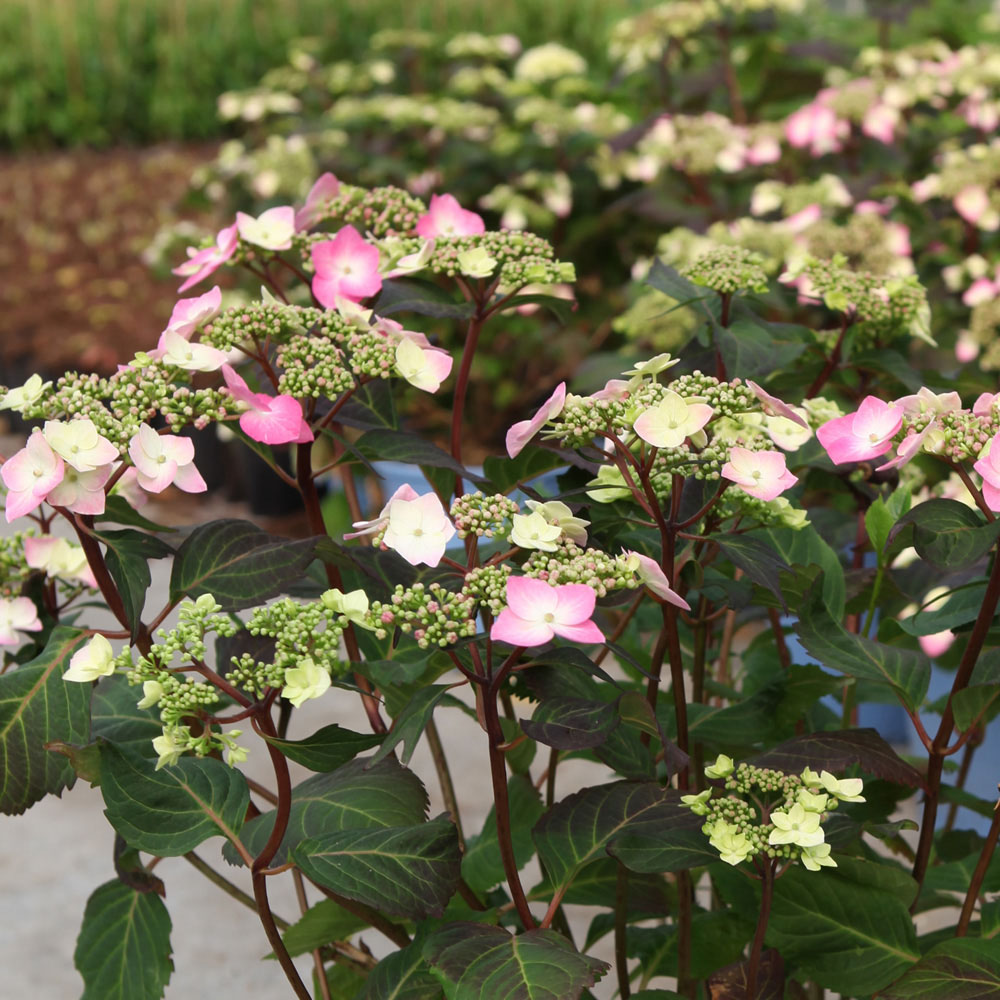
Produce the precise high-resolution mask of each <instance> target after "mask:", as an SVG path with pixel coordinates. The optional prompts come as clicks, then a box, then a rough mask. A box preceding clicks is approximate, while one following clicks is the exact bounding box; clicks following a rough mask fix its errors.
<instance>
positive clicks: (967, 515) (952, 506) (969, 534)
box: [890, 499, 1000, 570]
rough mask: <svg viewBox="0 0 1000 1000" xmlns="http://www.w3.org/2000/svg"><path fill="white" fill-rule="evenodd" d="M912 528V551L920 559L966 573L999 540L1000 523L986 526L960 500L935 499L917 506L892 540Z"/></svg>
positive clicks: (903, 519) (898, 527) (990, 523)
mask: <svg viewBox="0 0 1000 1000" xmlns="http://www.w3.org/2000/svg"><path fill="white" fill-rule="evenodd" d="M908 524H912V525H913V527H914V532H913V547H914V548H915V549H916V550H917V554H918V555H919V556H920V557H921V559H926V560H927V562H929V563H930V564H931V565H932V566H935V567H936V568H938V569H946V570H957V569H966V568H967V567H969V566H972V565H973V564H974V563H976V562H978V561H979V560H980V559H982V557H983V556H984V555H986V553H987V552H988V551H989V550H990V548H991V547H992V546H993V543H994V542H995V541H996V540H997V538H998V537H1000V520H997V521H990V522H986V521H985V520H984V518H983V516H982V514H980V513H979V511H976V510H973V509H972V508H971V507H966V506H965V504H964V503H959V502H958V501H957V500H945V499H935V500H926V501H925V502H924V503H922V504H918V505H917V506H916V507H914V508H913V509H912V510H911V511H909V512H908V513H906V514H904V515H903V516H902V517H901V518H900V519H899V520H898V521H897V522H896V526H895V527H894V528H893V530H892V536H890V540H891V538H892V537H894V536H895V535H896V533H897V532H899V531H901V530H902V529H903V528H904V527H905V526H906V525H908Z"/></svg>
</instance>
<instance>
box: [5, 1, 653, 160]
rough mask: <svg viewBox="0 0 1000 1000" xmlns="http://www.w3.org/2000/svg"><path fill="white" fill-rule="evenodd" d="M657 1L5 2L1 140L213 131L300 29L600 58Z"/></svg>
mask: <svg viewBox="0 0 1000 1000" xmlns="http://www.w3.org/2000/svg"><path fill="white" fill-rule="evenodd" d="M650 5H651V0H412V2H409V3H408V2H406V0H2V2H0V145H2V146H4V147H7V148H24V147H38V146H42V147H44V146H65V145H76V144H86V145H92V146H104V145H109V144H113V143H120V142H134V143H147V142H151V141H156V140H161V139H205V138H211V137H215V136H218V135H219V134H220V125H219V123H218V121H217V119H216V114H215V102H216V98H217V97H218V95H219V94H220V93H222V92H223V91H225V90H232V89H237V88H241V87H249V86H252V85H253V84H255V83H256V82H257V80H258V79H259V78H260V76H261V75H262V74H263V73H264V72H265V71H266V70H268V69H269V68H271V67H272V66H274V65H278V64H281V63H283V62H284V60H285V53H286V49H287V45H288V43H289V41H290V40H292V39H293V38H296V37H299V36H302V35H311V36H321V37H323V38H324V39H325V42H326V46H325V47H326V50H327V54H328V55H329V56H330V57H332V58H337V57H348V56H351V55H353V54H355V53H356V52H357V51H358V50H359V49H360V48H362V47H363V44H364V41H365V39H367V38H368V37H369V36H370V35H371V33H372V32H374V31H377V30H379V29H381V28H389V27H405V28H427V29H432V30H435V31H439V32H442V33H448V34H450V33H454V32H458V31H466V30H479V31H488V32H513V33H515V34H517V35H518V36H519V37H520V38H521V39H522V41H523V42H524V43H525V44H526V45H534V44H538V43H540V42H544V41H551V40H558V41H561V42H563V43H564V44H566V45H570V46H572V47H574V48H577V49H578V50H579V51H581V52H583V53H584V54H585V55H587V56H588V57H589V58H592V59H596V60H601V59H602V58H603V46H604V40H605V39H606V37H607V36H606V31H605V28H606V27H607V25H608V24H609V23H610V22H612V21H614V20H617V19H618V18H620V17H622V16H625V15H627V14H629V13H634V12H635V11H637V10H641V9H644V8H646V7H648V6H650Z"/></svg>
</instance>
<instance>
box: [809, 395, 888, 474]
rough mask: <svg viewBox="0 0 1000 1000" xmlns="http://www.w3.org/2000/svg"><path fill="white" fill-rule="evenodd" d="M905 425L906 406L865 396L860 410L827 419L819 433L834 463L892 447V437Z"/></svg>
mask: <svg viewBox="0 0 1000 1000" xmlns="http://www.w3.org/2000/svg"><path fill="white" fill-rule="evenodd" d="M902 425H903V410H902V408H901V407H899V406H896V405H895V403H885V402H883V401H882V400H881V399H878V398H876V397H875V396H866V397H865V398H864V400H863V401H862V403H861V405H860V406H859V407H858V411H857V413H848V414H847V415H846V416H843V417H834V419H833V420H828V421H827V422H826V423H825V424H823V426H822V427H820V428H819V430H817V431H816V437H818V438H819V442H820V444H821V445H823V447H824V448H825V449H826V451H827V454H828V455H829V456H830V458H831V460H832V461H833V462H834V464H835V465H843V464H844V463H845V462H864V461H866V460H867V459H869V458H878V456H879V455H884V454H885V453H886V452H887V451H888V450H889V449H890V448H891V447H892V439H893V438H894V437H895V436H896V433H897V432H898V430H899V428H900V427H901V426H902Z"/></svg>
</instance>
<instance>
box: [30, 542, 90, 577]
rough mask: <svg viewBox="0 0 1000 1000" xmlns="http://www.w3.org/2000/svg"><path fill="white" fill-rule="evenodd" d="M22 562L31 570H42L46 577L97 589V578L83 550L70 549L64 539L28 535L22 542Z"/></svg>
mask: <svg viewBox="0 0 1000 1000" xmlns="http://www.w3.org/2000/svg"><path fill="white" fill-rule="evenodd" d="M71 559H72V560H73V562H72V563H71V562H70V560H71ZM24 561H25V562H26V563H27V564H28V566H29V567H31V569H41V570H44V571H45V573H46V575H47V576H53V577H56V576H57V577H59V578H60V579H62V580H68V581H71V582H76V581H79V582H80V583H82V584H84V585H85V586H87V587H93V588H94V589H95V590H96V589H97V578H96V577H95V576H94V571H93V570H92V569H91V568H90V564H89V563H88V562H87V559H86V557H85V556H84V555H83V550H82V549H81V548H80V547H79V546H75V547H71V546H70V543H69V542H67V541H66V539H65V538H57V537H56V536H55V535H41V536H38V535H29V536H28V537H27V538H25V540H24Z"/></svg>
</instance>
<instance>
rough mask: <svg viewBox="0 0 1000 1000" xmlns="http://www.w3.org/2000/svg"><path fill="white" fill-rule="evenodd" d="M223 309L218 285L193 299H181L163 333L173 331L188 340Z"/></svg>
mask: <svg viewBox="0 0 1000 1000" xmlns="http://www.w3.org/2000/svg"><path fill="white" fill-rule="evenodd" d="M221 307H222V290H221V289H220V288H219V286H218V285H216V286H215V287H214V288H213V289H212V290H211V291H210V292H205V294H204V295H199V296H197V297H195V298H193V299H179V300H178V301H177V303H176V304H175V305H174V311H173V312H172V313H171V314H170V320H169V321H168V323H167V325H166V328H165V329H164V331H163V332H164V333H166V331H167V330H171V331H173V332H174V333H176V334H179V335H180V336H181V337H183V338H184V339H185V340H187V339H189V338H190V336H191V334H192V333H194V331H195V330H197V329H198V327H199V326H201V325H202V323H207V322H208V321H209V320H210V319H212V318H214V317H215V316H217V315H218V313H219V309H220V308H221Z"/></svg>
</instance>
